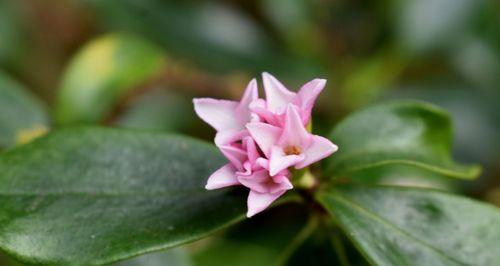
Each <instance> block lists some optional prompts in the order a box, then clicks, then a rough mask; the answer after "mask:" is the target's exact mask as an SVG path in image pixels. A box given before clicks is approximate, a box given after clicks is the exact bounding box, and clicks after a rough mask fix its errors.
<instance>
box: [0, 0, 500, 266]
mask: <svg viewBox="0 0 500 266" xmlns="http://www.w3.org/2000/svg"><path fill="white" fill-rule="evenodd" d="M262 71H268V72H270V73H272V74H274V75H275V76H276V77H277V78H278V79H280V80H281V81H283V82H284V83H285V84H286V85H287V86H289V87H290V88H291V89H297V88H299V87H300V85H301V84H303V83H305V82H306V81H308V80H310V79H313V78H315V77H321V78H326V79H328V84H327V88H326V89H325V90H324V92H323V93H322V95H321V97H320V99H319V103H318V105H317V107H316V109H315V120H314V130H315V131H316V132H319V133H322V134H325V133H326V132H328V131H329V130H330V129H331V127H332V126H333V125H335V124H336V123H337V122H338V121H339V120H340V119H342V117H344V116H345V115H347V114H348V113H350V112H352V111H354V110H356V109H358V108H362V107H363V106H366V105H369V104H372V103H375V102H379V101H384V100H388V99H395V98H412V99H421V100H425V101H428V102H431V103H434V104H437V105H439V106H441V107H443V108H445V109H446V110H448V111H449V112H450V114H451V116H452V119H453V121H454V133H455V134H454V155H455V157H456V158H457V159H458V160H459V161H462V162H466V163H467V162H468V163H480V164H482V165H483V167H484V173H483V175H482V176H481V178H480V179H478V180H476V181H474V182H460V181H449V180H441V179H439V178H437V177H436V178H433V177H425V178H423V177H421V176H406V177H402V176H395V177H390V178H386V179H384V180H377V181H376V182H385V183H397V184H403V185H404V184H413V185H425V186H434V187H440V188H443V189H448V190H453V191H455V192H459V193H464V194H467V195H469V196H472V197H475V198H478V199H481V200H484V201H489V202H491V203H493V204H496V205H498V206H500V2H499V1H498V0H384V1H352V0H312V1H306V0H258V1H244V0H235V1H230V0H225V1H201V0H198V1H196V0H191V1H173V0H172V1H166V0H164V1H161V0H106V1H102V0H81V1H70V0H31V1H15V0H0V110H1V112H2V114H0V122H2V123H7V124H9V125H8V126H9V127H11V128H15V129H16V130H18V131H16V132H14V133H13V132H9V130H11V131H12V130H13V129H2V130H3V131H2V130H0V135H1V137H2V139H0V146H1V147H2V148H8V147H11V146H12V145H15V144H19V143H23V142H26V141H29V140H30V139H31V138H32V137H33V136H36V135H40V134H43V133H44V132H46V131H48V130H51V129H53V128H57V127H62V126H68V125H74V124H102V125H107V126H114V127H128V128H147V129H152V130H161V131H165V132H181V133H185V134H189V135H193V136H196V137H199V138H205V139H207V140H210V139H211V138H212V137H213V133H214V132H213V131H212V130H211V129H210V128H208V127H207V126H206V125H204V124H203V123H202V122H201V120H199V119H197V118H196V117H195V115H194V112H193V109H192V103H191V99H192V98H193V97H200V96H209V97H221V98H222V97H223V98H238V97H239V96H240V94H241V92H242V91H243V89H244V87H245V86H246V83H247V82H248V81H249V80H250V79H251V78H252V77H260V73H261V72H262ZM2 87H4V88H8V89H9V90H11V88H12V89H15V90H21V91H22V92H23V93H22V94H23V97H24V98H28V99H29V100H27V102H26V103H25V105H26V106H28V107H26V108H20V109H16V108H18V107H15V106H13V102H15V99H14V100H13V98H12V99H11V98H9V97H11V96H12V95H10V96H9V95H8V94H7V93H5V92H2ZM24 94H26V95H24ZM2 97H3V99H2ZM12 97H14V96H12ZM26 109H28V110H26ZM24 120H27V121H28V122H26V123H28V124H29V125H30V127H29V128H23V127H24V126H25V124H23V121H24ZM33 125H34V126H33ZM19 129H21V131H19ZM492 226H493V225H492ZM247 249H251V247H247ZM175 252H177V251H175ZM179 252H181V253H182V252H183V251H179ZM234 252H237V251H234ZM182 254H184V253H182ZM240 255H242V256H243V254H240ZM182 256H184V255H182ZM182 256H181V257H182ZM174 257H175V256H174ZM169 258H170V259H171V256H170V257H169ZM3 260H4V262H2V258H1V255H0V265H4V264H5V265H8V264H7V262H6V259H3ZM159 261H160V262H159V263H160V264H148V265H164V264H162V263H164V260H159ZM131 263H135V262H131ZM149 263H154V261H149ZM179 263H180V264H179ZM178 264H179V265H182V263H181V262H178ZM9 265H10V264H9ZM130 265H136V264H130ZM137 265H140V264H137ZM233 265H238V264H237V263H236V262H235V263H234V264H233Z"/></svg>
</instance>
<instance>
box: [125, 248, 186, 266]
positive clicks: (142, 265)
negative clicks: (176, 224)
mask: <svg viewBox="0 0 500 266" xmlns="http://www.w3.org/2000/svg"><path fill="white" fill-rule="evenodd" d="M165 265H167V266H191V265H192V264H191V262H190V259H189V254H187V252H186V251H185V250H184V249H182V248H176V249H171V250H167V251H164V252H156V253H152V254H147V255H144V256H140V257H138V258H133V259H131V260H127V261H123V262H120V263H117V264H116V265H115V266H165Z"/></svg>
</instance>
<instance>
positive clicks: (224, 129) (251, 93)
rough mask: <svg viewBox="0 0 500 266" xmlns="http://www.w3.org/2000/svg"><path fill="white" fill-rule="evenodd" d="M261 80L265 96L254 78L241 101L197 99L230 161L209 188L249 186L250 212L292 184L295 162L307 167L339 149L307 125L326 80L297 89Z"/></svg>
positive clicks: (269, 77) (200, 111)
mask: <svg viewBox="0 0 500 266" xmlns="http://www.w3.org/2000/svg"><path fill="white" fill-rule="evenodd" d="M262 79H263V83H264V90H265V94H266V99H265V100H264V99H262V98H259V95H258V94H259V93H258V87H257V81H256V80H255V79H252V80H251V81H250V83H249V84H248V86H247V88H246V90H245V93H244V94H243V97H242V98H241V100H240V101H239V102H236V101H228V100H217V99H210V98H199V99H194V107H195V111H196V113H197V114H198V116H199V117H200V118H201V119H203V120H204V121H205V122H206V123H208V124H209V125H211V126H212V127H213V128H214V129H215V130H217V134H216V137H215V143H216V145H217V147H218V148H219V149H220V151H221V152H222V153H223V154H224V156H225V157H226V158H227V159H228V161H229V163H228V164H226V165H224V166H223V167H221V168H220V169H219V170H217V171H216V172H214V173H213V174H212V175H211V176H210V177H209V179H208V182H207V185H206V189H218V188H222V187H227V186H234V185H243V186H245V187H247V188H249V189H250V193H249V195H248V203H247V204H248V212H247V216H248V217H251V216H253V215H255V214H256V213H259V212H261V211H263V210H264V209H265V208H267V207H268V206H269V205H270V204H271V203H272V202H274V201H275V200H276V199H278V198H279V197H280V196H281V195H283V194H284V193H285V192H286V191H287V190H289V189H292V188H293V185H292V183H291V181H290V179H291V172H290V170H289V169H290V168H291V167H294V168H295V169H301V168H304V167H306V166H308V165H310V164H312V163H314V162H317V161H319V160H321V159H323V158H325V157H327V156H329V155H330V154H332V153H333V152H335V151H336V150H337V146H335V145H334V144H333V143H332V142H330V141H329V140H328V139H326V138H323V137H321V136H317V135H313V134H311V133H309V132H308V131H307V129H306V128H307V125H308V124H309V122H310V120H311V111H312V108H313V106H314V102H315V101H316V98H317V97H318V95H319V93H320V92H321V91H322V90H323V88H324V87H325V84H326V80H324V79H314V80H311V81H310V82H308V83H306V84H304V85H303V86H302V88H300V90H299V91H298V92H297V93H295V92H292V91H289V90H288V89H287V88H285V86H283V84H281V83H280V82H279V81H278V80H277V79H276V78H275V77H273V76H272V75H270V74H268V73H263V74H262Z"/></svg>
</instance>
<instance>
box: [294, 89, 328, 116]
mask: <svg viewBox="0 0 500 266" xmlns="http://www.w3.org/2000/svg"><path fill="white" fill-rule="evenodd" d="M325 85H326V80H325V79H313V80H311V81H309V82H307V83H306V84H304V85H303V86H302V88H300V90H299V92H298V93H297V96H298V97H297V99H296V102H295V104H297V105H298V106H300V109H301V110H303V111H304V114H303V116H302V120H303V123H304V125H306V124H307V123H308V122H309V119H310V118H311V110H312V108H313V106H314V102H315V101H316V98H317V97H318V95H319V94H320V93H321V91H322V90H323V89H324V88H325Z"/></svg>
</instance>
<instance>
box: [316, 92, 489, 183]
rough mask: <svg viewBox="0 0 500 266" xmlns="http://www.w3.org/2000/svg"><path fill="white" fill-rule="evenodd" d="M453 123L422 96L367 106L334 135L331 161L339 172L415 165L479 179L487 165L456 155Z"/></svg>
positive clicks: (331, 169) (331, 168)
mask: <svg viewBox="0 0 500 266" xmlns="http://www.w3.org/2000/svg"><path fill="white" fill-rule="evenodd" d="M451 131H452V130H451V122H450V119H449V117H448V115H447V114H446V113H445V112H444V111H443V110H441V109H439V108H437V107H434V106H432V105H430V104H426V103H421V102H416V101H394V102H389V103H385V104H380V105H376V106H372V107H368V108H365V109H363V110H361V111H358V112H355V113H354V114H352V115H350V116H349V117H347V118H346V119H345V120H344V121H342V122H341V123H339V125H338V126H337V127H335V128H334V130H333V131H332V132H331V134H330V135H329V138H330V139H331V140H332V141H333V142H334V143H336V144H337V145H338V146H339V151H338V152H337V153H335V154H334V155H332V156H331V157H329V159H328V160H327V163H326V164H327V172H328V173H330V174H332V175H334V176H343V175H349V173H352V172H356V171H360V170H366V169H370V168H377V167H391V166H395V165H409V166H413V167H419V168H422V169H425V170H428V171H432V172H435V173H438V174H441V175H444V176H449V177H456V178H462V179H473V178H475V177H477V176H478V175H479V174H480V172H481V170H480V167H478V166H465V165H461V164H458V163H455V162H454V161H453V159H452V158H451V143H452V142H451V139H452V137H451Z"/></svg>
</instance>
